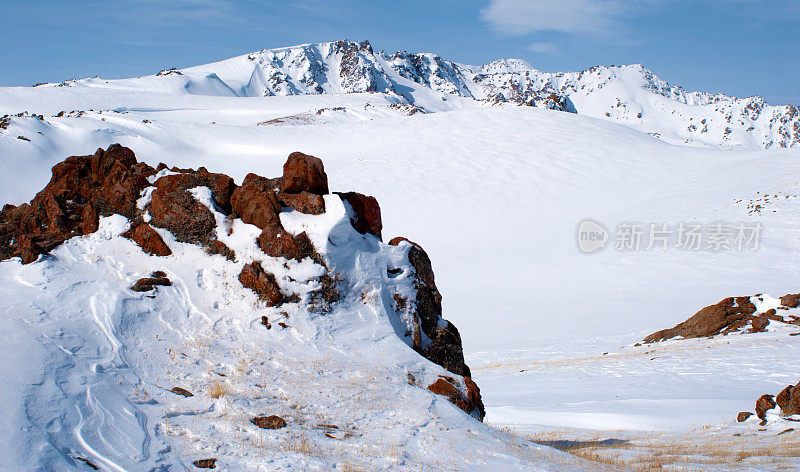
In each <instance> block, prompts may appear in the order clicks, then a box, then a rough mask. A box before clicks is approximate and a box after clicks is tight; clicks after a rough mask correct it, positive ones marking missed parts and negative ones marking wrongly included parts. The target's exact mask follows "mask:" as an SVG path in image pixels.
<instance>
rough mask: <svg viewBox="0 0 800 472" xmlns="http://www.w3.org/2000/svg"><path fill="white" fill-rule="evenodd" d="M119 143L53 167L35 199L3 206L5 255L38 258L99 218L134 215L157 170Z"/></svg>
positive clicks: (0, 237) (1, 246)
mask: <svg viewBox="0 0 800 472" xmlns="http://www.w3.org/2000/svg"><path fill="white" fill-rule="evenodd" d="M154 172H155V171H154V169H153V168H152V167H150V166H148V165H147V164H144V163H140V162H137V161H136V156H134V154H133V151H131V150H130V149H127V148H124V147H122V146H120V145H119V144H113V145H111V146H109V148H108V149H107V150H105V151H104V150H102V149H98V150H97V152H96V153H94V155H91V156H71V157H68V158H67V159H65V160H64V161H63V162H60V163H58V164H56V165H55V166H53V171H52V177H51V179H50V182H49V183H48V184H47V186H46V187H45V188H44V189H43V190H42V191H41V192H39V193H38V194H37V195H36V197H34V199H33V200H31V202H30V203H26V204H23V205H20V206H19V207H15V206H13V205H6V206H4V207H3V210H2V211H0V260H2V259H8V258H9V257H14V256H19V257H20V258H21V259H22V261H23V263H29V262H32V261H35V260H36V258H37V257H38V256H39V255H40V254H43V253H47V252H49V251H50V250H52V249H53V248H55V247H56V246H58V245H59V244H61V243H62V242H64V241H65V240H67V239H69V238H71V237H73V236H79V235H83V234H89V233H91V232H94V231H96V230H97V227H98V221H99V217H101V216H109V215H111V214H115V213H116V214H120V215H123V216H125V217H127V218H131V219H133V218H134V217H135V216H136V213H137V209H136V200H137V199H138V198H139V195H140V193H141V191H142V189H144V188H145V187H147V186H148V185H149V182H148V181H147V177H148V176H150V175H152V174H153V173H154Z"/></svg>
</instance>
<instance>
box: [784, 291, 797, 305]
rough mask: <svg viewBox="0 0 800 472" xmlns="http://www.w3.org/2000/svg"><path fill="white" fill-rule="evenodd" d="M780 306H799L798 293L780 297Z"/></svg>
mask: <svg viewBox="0 0 800 472" xmlns="http://www.w3.org/2000/svg"><path fill="white" fill-rule="evenodd" d="M781 306H785V307H786V308H797V307H798V306H800V293H790V294H787V295H784V296H782V297H781Z"/></svg>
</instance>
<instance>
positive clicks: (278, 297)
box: [239, 262, 284, 306]
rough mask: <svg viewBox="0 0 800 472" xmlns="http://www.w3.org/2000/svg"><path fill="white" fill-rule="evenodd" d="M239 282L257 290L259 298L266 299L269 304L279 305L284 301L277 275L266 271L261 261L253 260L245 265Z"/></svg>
mask: <svg viewBox="0 0 800 472" xmlns="http://www.w3.org/2000/svg"><path fill="white" fill-rule="evenodd" d="M239 282H241V283H242V285H244V286H245V287H246V288H249V289H250V290H252V291H254V292H256V293H257V294H258V298H260V299H261V300H264V301H266V302H267V305H268V306H277V305H280V304H282V303H283V300H284V296H283V293H282V292H281V289H280V287H279V286H278V282H277V281H276V280H275V276H274V275H272V274H269V273H267V272H265V271H264V269H263V268H262V267H261V263H259V262H252V263H250V264H247V265H246V266H244V268H243V269H242V272H241V273H240V274H239Z"/></svg>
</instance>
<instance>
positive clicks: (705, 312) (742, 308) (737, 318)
mask: <svg viewBox="0 0 800 472" xmlns="http://www.w3.org/2000/svg"><path fill="white" fill-rule="evenodd" d="M755 311H756V307H755V305H754V304H753V303H752V302H750V297H737V298H735V299H734V298H733V297H731V298H726V299H724V300H722V301H720V302H719V303H717V304H716V305H710V306H707V307H705V308H703V309H702V310H700V311H698V312H697V313H695V314H694V315H693V316H691V317H690V318H689V319H687V320H686V321H684V322H682V323H679V324H678V325H676V326H675V327H674V328H670V329H663V330H661V331H657V332H655V333H653V334H651V335H649V336H647V337H646V338H644V342H648V343H650V342H656V341H662V340H664V339H669V338H674V337H677V336H682V337H684V338H699V337H704V336H712V335H714V334H717V333H719V332H720V331H722V330H723V329H725V328H727V327H729V326H731V325H736V326H738V327H741V326H743V325H744V324H745V323H741V321H742V320H746V319H747V318H748V316H750V315H751V314H752V313H754V312H755Z"/></svg>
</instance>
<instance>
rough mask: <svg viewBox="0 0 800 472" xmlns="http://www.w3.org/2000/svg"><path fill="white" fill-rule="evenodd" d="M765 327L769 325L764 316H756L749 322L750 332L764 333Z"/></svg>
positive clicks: (767, 319)
mask: <svg viewBox="0 0 800 472" xmlns="http://www.w3.org/2000/svg"><path fill="white" fill-rule="evenodd" d="M767 325H769V318H767V317H766V316H756V317H755V318H753V320H752V321H750V332H751V333H763V332H764V331H766V329H767Z"/></svg>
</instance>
